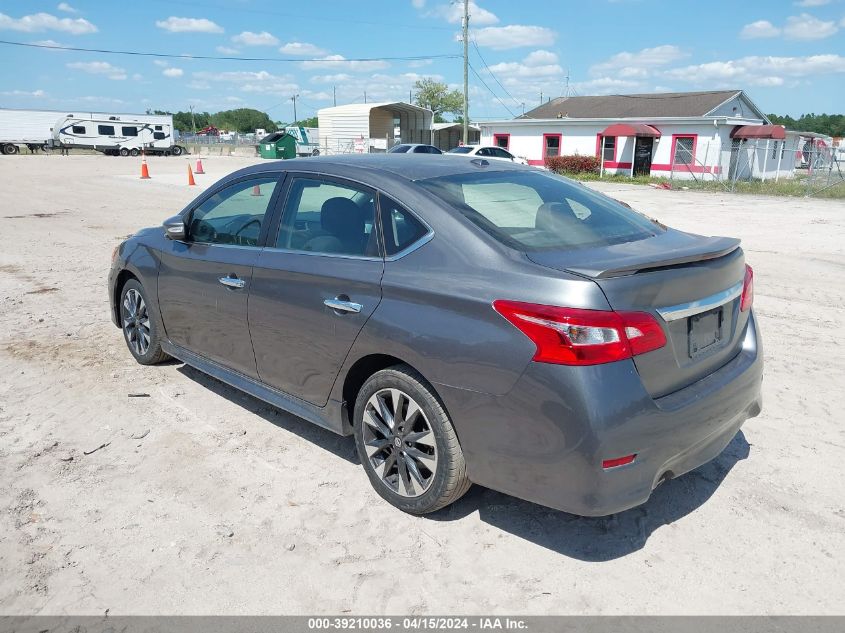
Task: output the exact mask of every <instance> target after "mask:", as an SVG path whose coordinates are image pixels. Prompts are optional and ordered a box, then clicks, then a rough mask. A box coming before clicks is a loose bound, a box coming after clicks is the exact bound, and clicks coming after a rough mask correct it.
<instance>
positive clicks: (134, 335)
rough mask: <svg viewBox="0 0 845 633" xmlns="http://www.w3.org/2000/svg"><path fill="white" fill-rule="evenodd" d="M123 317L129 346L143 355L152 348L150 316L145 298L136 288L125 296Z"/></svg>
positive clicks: (122, 310) (131, 289)
mask: <svg viewBox="0 0 845 633" xmlns="http://www.w3.org/2000/svg"><path fill="white" fill-rule="evenodd" d="M121 317H122V318H123V333H124V334H125V335H126V341H127V343H129V347H130V348H132V350H133V351H134V352H135V353H136V354H138V356H143V355H144V354H146V353H147V350H149V349H150V316H149V314H148V313H147V304H146V303H145V302H144V298H143V297H142V296H141V293H140V292H138V291H137V290H135V289H134V288H130V289H129V290H128V291H127V292H126V294H125V295H124V297H123V305H122V307H121Z"/></svg>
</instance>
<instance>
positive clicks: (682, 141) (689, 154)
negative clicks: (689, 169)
mask: <svg viewBox="0 0 845 633" xmlns="http://www.w3.org/2000/svg"><path fill="white" fill-rule="evenodd" d="M694 149H695V137H694V136H677V137H675V152H674V154H673V161H674V163H675V164H676V165H692V164H693V151H694Z"/></svg>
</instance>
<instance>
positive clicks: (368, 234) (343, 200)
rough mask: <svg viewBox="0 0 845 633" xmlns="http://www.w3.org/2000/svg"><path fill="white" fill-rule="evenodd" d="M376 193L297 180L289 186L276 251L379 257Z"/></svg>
mask: <svg viewBox="0 0 845 633" xmlns="http://www.w3.org/2000/svg"><path fill="white" fill-rule="evenodd" d="M374 227H375V194H374V193H373V192H372V191H368V190H366V189H364V188H359V187H356V186H353V185H346V184H340V183H337V182H332V181H327V180H320V179H318V178H295V179H294V180H293V182H292V183H291V186H290V191H289V192H288V196H287V201H286V203H285V211H284V215H283V217H282V226H281V228H280V230H279V235H278V237H277V239H276V248H283V249H286V250H294V251H305V252H312V253H326V254H331V255H348V256H357V257H378V255H379V247H378V235H377V231H376V230H375V228H374Z"/></svg>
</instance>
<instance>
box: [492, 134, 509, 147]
mask: <svg viewBox="0 0 845 633" xmlns="http://www.w3.org/2000/svg"><path fill="white" fill-rule="evenodd" d="M510 144H511V135H510V134H494V135H493V145H495V146H496V147H502V148H504V149H508V148H509V146H510Z"/></svg>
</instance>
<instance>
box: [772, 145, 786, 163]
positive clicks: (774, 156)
mask: <svg viewBox="0 0 845 633" xmlns="http://www.w3.org/2000/svg"><path fill="white" fill-rule="evenodd" d="M785 142H786V141H784V143H785ZM777 157H778V142H777V141H775V143H774V145H772V160H776V159H777Z"/></svg>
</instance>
